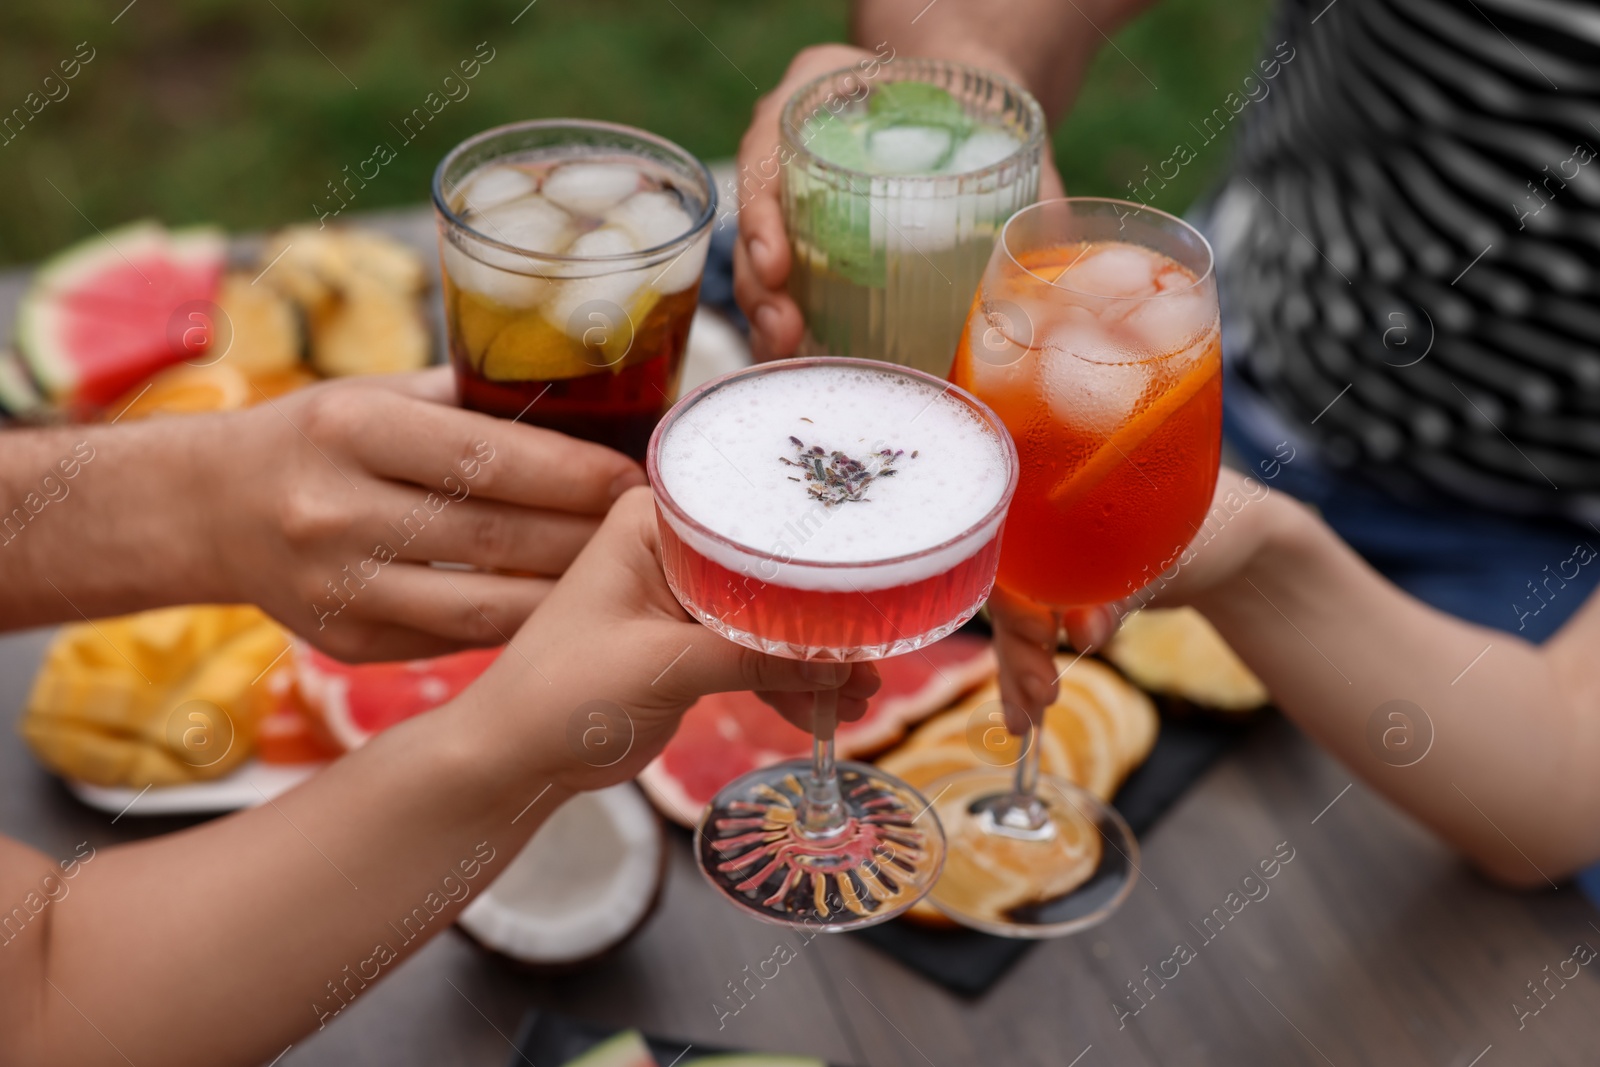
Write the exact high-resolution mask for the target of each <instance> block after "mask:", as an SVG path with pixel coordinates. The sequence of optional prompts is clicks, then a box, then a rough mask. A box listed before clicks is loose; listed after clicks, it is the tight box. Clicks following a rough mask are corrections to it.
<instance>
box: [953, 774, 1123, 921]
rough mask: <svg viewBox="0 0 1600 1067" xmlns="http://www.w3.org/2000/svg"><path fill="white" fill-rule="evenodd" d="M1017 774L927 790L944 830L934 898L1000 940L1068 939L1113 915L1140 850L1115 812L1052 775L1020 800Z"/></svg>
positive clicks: (973, 777)
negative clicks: (1015, 800)
mask: <svg viewBox="0 0 1600 1067" xmlns="http://www.w3.org/2000/svg"><path fill="white" fill-rule="evenodd" d="M1015 787H1016V779H1015V776H1014V775H1013V774H1012V773H1011V772H1009V771H1005V770H976V771H962V772H961V773H959V774H953V775H950V776H949V777H946V778H941V779H940V780H939V781H937V782H934V783H933V784H932V785H930V786H928V788H927V792H928V794H929V795H930V796H933V797H934V798H935V801H934V810H935V812H937V813H938V816H939V821H940V823H941V825H942V826H943V827H944V830H945V842H946V843H945V848H946V861H945V869H944V874H943V876H942V877H941V878H940V879H939V881H938V883H937V884H936V885H935V886H934V887H933V891H932V892H931V893H929V894H928V902H929V903H930V904H932V905H933V906H934V907H936V908H938V909H939V910H940V911H942V912H943V913H944V914H946V915H948V916H949V917H950V918H952V919H954V920H955V921H956V922H958V923H960V924H962V925H963V926H970V927H972V928H973V929H975V930H982V931H984V932H985V933H990V934H997V935H999V936H1001V937H1016V938H1046V937H1064V936H1066V935H1067V934H1073V933H1077V932H1078V931H1080V930H1085V929H1087V928H1089V927H1091V926H1094V925H1096V924H1098V923H1100V922H1103V921H1104V920H1105V919H1107V918H1108V917H1110V915H1111V913H1112V912H1114V911H1116V910H1117V908H1119V907H1120V906H1121V905H1122V902H1123V901H1124V900H1125V899H1127V896H1128V894H1129V893H1130V892H1132V891H1133V883H1134V879H1135V877H1136V875H1137V873H1138V864H1139V844H1138V842H1137V841H1136V840H1135V838H1134V836H1133V831H1131V830H1129V829H1128V824H1127V823H1126V822H1124V821H1123V819H1122V816H1121V815H1119V814H1117V812H1116V810H1115V809H1114V808H1111V807H1110V806H1108V805H1106V804H1105V803H1103V802H1102V801H1101V800H1100V799H1099V798H1098V797H1096V796H1094V795H1093V794H1092V793H1089V792H1087V791H1085V790H1084V789H1081V788H1079V787H1078V786H1076V785H1073V784H1072V783H1070V782H1067V781H1065V780H1063V779H1061V778H1057V777H1054V776H1053V775H1040V776H1039V788H1038V792H1037V795H1036V796H1034V797H1032V798H1028V800H1027V801H1026V802H1024V803H1022V804H1015V803H1013V802H1012V798H1013V797H1014V795H1015Z"/></svg>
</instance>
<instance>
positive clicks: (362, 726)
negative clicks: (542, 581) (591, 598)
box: [295, 644, 500, 751]
mask: <svg viewBox="0 0 1600 1067" xmlns="http://www.w3.org/2000/svg"><path fill="white" fill-rule="evenodd" d="M499 654H500V650H499V649H498V648H474V649H468V650H467V651H465V652H452V653H450V654H449V655H448V656H436V657H434V658H432V659H414V660H406V661H403V662H398V663H357V664H350V663H340V662H339V661H338V660H336V659H334V658H332V657H331V656H325V655H323V654H322V653H321V652H318V651H317V650H316V649H314V648H312V647H311V646H310V645H305V644H296V646H295V685H296V687H297V689H298V690H299V693H300V699H301V701H302V702H303V703H304V705H305V708H306V710H307V711H308V712H309V713H310V714H311V715H312V717H313V718H315V719H316V720H317V721H318V722H319V723H320V724H321V726H322V727H323V728H324V729H325V730H326V731H327V733H328V734H329V735H330V736H331V737H332V739H333V740H335V741H337V742H338V743H339V744H340V745H342V746H343V747H344V748H345V750H346V751H349V750H351V749H356V748H360V747H361V746H362V745H363V744H365V743H366V742H367V740H368V739H369V738H371V737H372V735H373V734H376V733H378V732H379V731H382V730H385V729H388V728H389V727H391V726H393V725H394V724H395V723H397V722H402V721H404V720H405V719H409V718H411V717H412V716H413V715H420V714H422V713H423V712H425V711H429V710H431V709H433V708H436V707H438V706H439V705H440V704H443V703H446V702H447V701H449V700H451V699H453V698H454V697H455V695H456V694H457V693H459V692H461V691H462V690H463V689H465V688H466V687H467V686H469V685H471V684H472V682H473V680H474V679H476V678H477V677H478V675H480V674H482V673H483V672H484V670H485V668H487V667H488V666H489V664H491V663H493V662H494V660H495V657H496V656H498V655H499Z"/></svg>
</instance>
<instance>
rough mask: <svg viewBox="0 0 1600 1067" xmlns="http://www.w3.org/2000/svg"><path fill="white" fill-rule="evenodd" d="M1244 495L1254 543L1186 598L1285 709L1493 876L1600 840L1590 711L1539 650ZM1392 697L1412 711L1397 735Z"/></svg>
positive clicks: (1523, 873) (1552, 874)
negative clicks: (1229, 570) (1262, 529)
mask: <svg viewBox="0 0 1600 1067" xmlns="http://www.w3.org/2000/svg"><path fill="white" fill-rule="evenodd" d="M1249 506H1250V507H1253V508H1263V509H1265V510H1264V511H1263V512H1262V516H1263V517H1266V516H1269V514H1270V516H1271V517H1272V519H1273V521H1270V522H1269V523H1267V524H1266V525H1267V526H1268V527H1269V529H1268V532H1267V533H1266V534H1265V536H1264V537H1263V539H1262V543H1261V546H1260V548H1259V550H1258V551H1257V552H1255V554H1254V555H1253V556H1252V558H1251V561H1250V563H1249V564H1248V566H1246V567H1245V568H1244V569H1243V570H1242V571H1240V572H1239V573H1238V574H1237V576H1236V577H1234V578H1232V579H1230V580H1228V581H1226V582H1224V583H1222V584H1221V585H1219V586H1217V587H1214V588H1213V589H1211V590H1210V591H1208V592H1206V593H1205V594H1203V595H1201V596H1200V597H1198V598H1195V599H1194V600H1193V603H1195V605H1196V606H1197V607H1199V608H1200V610H1201V611H1203V612H1204V613H1205V614H1206V616H1207V617H1208V618H1210V619H1211V621H1212V622H1213V623H1214V624H1215V625H1216V626H1217V628H1218V629H1219V630H1220V631H1221V632H1222V634H1223V636H1224V637H1225V638H1227V640H1228V642H1229V643H1230V644H1231V645H1232V646H1233V647H1234V648H1235V649H1237V650H1238V651H1239V652H1240V654H1241V655H1242V656H1243V657H1244V659H1245V660H1246V662H1247V663H1249V665H1250V667H1251V669H1252V670H1254V671H1255V672H1256V673H1257V674H1258V675H1260V676H1261V678H1262V680H1263V681H1264V682H1265V683H1266V684H1267V687H1268V689H1269V690H1270V691H1271V692H1272V694H1273V696H1274V699H1275V700H1276V702H1277V703H1278V705H1279V706H1280V707H1281V708H1282V709H1283V711H1284V712H1285V714H1287V715H1288V716H1289V717H1290V718H1292V719H1294V720H1295V722H1297V723H1298V724H1299V725H1300V726H1301V727H1302V728H1304V729H1305V730H1306V732H1307V733H1309V734H1310V735H1312V736H1313V737H1314V738H1315V739H1316V740H1317V741H1318V742H1320V743H1321V744H1322V745H1324V746H1325V747H1326V748H1328V749H1329V750H1330V751H1332V752H1333V753H1334V755H1335V756H1337V757H1338V758H1339V759H1340V760H1341V761H1342V762H1343V763H1344V764H1345V765H1346V766H1347V767H1349V768H1350V769H1351V770H1352V771H1353V772H1354V773H1355V774H1357V775H1359V776H1360V777H1361V778H1362V779H1363V780H1365V781H1366V782H1367V783H1368V784H1370V785H1372V786H1373V787H1374V788H1376V789H1377V790H1379V791H1380V792H1382V793H1384V794H1385V795H1386V796H1388V797H1389V798H1390V799H1391V800H1393V801H1394V802H1395V803H1396V804H1398V805H1399V806H1400V807H1402V808H1404V809H1405V810H1406V811H1408V812H1410V813H1411V814H1412V815H1413V816H1415V817H1416V818H1417V819H1419V820H1421V821H1422V822H1423V823H1425V824H1426V825H1427V826H1428V827H1429V828H1431V829H1432V830H1433V831H1434V832H1436V833H1438V834H1439V835H1440V836H1441V837H1443V838H1444V839H1445V840H1446V841H1448V842H1450V843H1451V844H1452V845H1454V846H1455V847H1456V848H1458V849H1460V850H1461V851H1462V852H1463V853H1465V854H1466V855H1467V856H1468V857H1469V858H1470V859H1472V860H1473V861H1474V862H1475V863H1477V864H1478V865H1479V866H1481V867H1482V868H1483V869H1484V870H1485V871H1486V872H1487V873H1489V874H1491V875H1493V876H1495V877H1497V878H1499V879H1501V880H1504V881H1507V882H1511V883H1515V884H1522V885H1529V886H1533V885H1543V884H1545V882H1546V879H1547V878H1552V879H1553V878H1559V877H1561V876H1562V875H1564V874H1567V873H1569V872H1571V871H1572V870H1574V869H1576V868H1578V867H1580V866H1582V865H1583V864H1585V863H1587V862H1589V861H1591V860H1593V859H1594V858H1595V857H1596V856H1597V855H1600V832H1597V830H1600V821H1597V820H1596V819H1595V818H1594V817H1593V813H1594V811H1595V810H1596V807H1595V804H1596V801H1597V799H1600V798H1597V797H1596V796H1595V788H1594V786H1593V784H1592V783H1593V782H1594V776H1593V775H1592V774H1589V773H1587V772H1584V771H1582V768H1584V767H1586V766H1588V765H1590V762H1591V760H1592V758H1593V757H1594V756H1595V755H1597V754H1600V752H1597V744H1596V738H1595V736H1594V731H1593V729H1591V728H1589V727H1588V726H1587V725H1586V723H1587V722H1589V721H1592V720H1593V718H1594V717H1593V716H1592V715H1586V714H1584V711H1585V707H1584V704H1583V694H1582V693H1580V692H1578V691H1577V690H1576V688H1575V687H1574V685H1573V684H1572V683H1571V681H1570V680H1568V677H1567V675H1566V674H1564V673H1563V672H1562V671H1561V670H1560V669H1559V667H1558V665H1557V664H1556V663H1554V662H1553V661H1552V659H1551V657H1550V656H1549V655H1548V654H1547V652H1546V651H1545V650H1543V649H1540V648H1537V647H1535V646H1532V645H1530V644H1528V643H1527V642H1525V641H1522V640H1519V639H1517V638H1515V637H1513V636H1510V635H1508V634H1505V633H1501V632H1499V631H1495V630H1488V629H1484V628H1482V627H1479V626H1474V625H1471V624H1469V623H1466V622H1463V621H1461V620H1459V619H1456V618H1454V617H1452V616H1448V615H1445V614H1443V613H1441V612H1438V611H1435V610H1433V609H1431V608H1429V607H1427V606H1426V605H1424V604H1422V603H1420V602H1419V601H1416V600H1414V599H1412V598H1411V597H1409V596H1407V595H1406V594H1404V593H1403V592H1401V591H1400V590H1398V589H1396V588H1395V587H1394V586H1393V585H1391V584H1389V583H1388V582H1387V581H1385V580H1384V579H1383V578H1382V577H1381V576H1379V575H1378V574H1377V573H1376V572H1374V571H1373V570H1372V569H1371V568H1370V567H1369V566H1367V564H1366V563H1365V562H1363V561H1362V560H1361V559H1360V558H1359V557H1358V556H1357V555H1356V554H1355V553H1354V552H1353V551H1351V550H1350V549H1349V548H1348V547H1347V546H1346V545H1344V543H1343V542H1342V541H1340V540H1339V539H1338V538H1337V537H1336V536H1335V535H1334V534H1333V533H1332V531H1330V530H1329V529H1328V528H1327V527H1326V526H1325V525H1323V524H1322V523H1321V522H1320V521H1319V520H1317V519H1316V518H1314V517H1313V516H1312V515H1311V514H1310V513H1309V512H1306V511H1304V510H1302V509H1300V508H1299V507H1298V506H1295V505H1291V504H1289V502H1288V501H1287V500H1285V499H1281V498H1278V499H1270V500H1268V501H1265V502H1262V503H1257V504H1251V505H1249ZM1228 535H1229V532H1228V531H1226V530H1225V531H1224V532H1223V533H1222V534H1221V535H1220V536H1228ZM1396 700H1402V701H1409V702H1411V703H1412V704H1415V705H1417V706H1418V707H1420V708H1421V709H1422V710H1423V712H1424V713H1425V714H1426V720H1425V721H1418V722H1414V723H1412V724H1411V725H1410V727H1409V730H1410V733H1409V734H1407V732H1406V731H1407V727H1406V726H1405V724H1404V721H1403V720H1401V719H1393V718H1390V717H1389V716H1388V711H1389V710H1396V709H1386V710H1385V711H1382V712H1380V710H1379V709H1380V708H1383V706H1384V705H1386V704H1388V703H1389V702H1390V701H1396ZM1375 717H1376V718H1377V720H1378V721H1377V722H1376V724H1374V722H1373V720H1374V718H1375ZM1413 718H1419V719H1420V717H1417V716H1413ZM1386 731H1388V733H1387V735H1386V733H1385V732H1386ZM1430 734H1431V737H1432V742H1431V748H1430V747H1426V746H1428V744H1429V742H1428V738H1429V736H1430ZM1408 746H1409V747H1408ZM1424 752H1425V754H1424ZM1413 760H1414V761H1415V762H1412V761H1413ZM1535 798H1537V799H1535ZM1329 799H1330V800H1331V799H1332V798H1331V797H1330V798H1329Z"/></svg>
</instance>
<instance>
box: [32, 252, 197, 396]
mask: <svg viewBox="0 0 1600 1067" xmlns="http://www.w3.org/2000/svg"><path fill="white" fill-rule="evenodd" d="M225 258H226V248H225V244H224V240H223V237H222V234H221V232H220V231H218V230H212V229H193V230H182V231H175V232H171V233H169V232H168V231H167V230H165V229H163V228H162V227H160V226H158V225H156V224H155V223H151V222H140V223H134V224H132V225H130V226H124V227H122V228H121V229H118V230H113V231H112V232H110V233H108V234H105V235H101V236H95V237H92V238H90V239H88V240H85V241H82V242H80V243H79V244H76V245H74V246H73V247H71V248H69V249H67V250H66V251H65V252H62V253H60V254H59V255H57V256H56V257H55V258H54V259H52V260H50V261H49V262H47V263H46V264H45V265H44V266H43V267H41V268H40V270H39V272H38V274H37V275H35V277H34V280H33V284H32V286H31V287H30V288H29V290H28V292H27V294H26V295H25V296H24V297H23V298H22V303H21V305H20V306H19V307H18V309H17V346H18V348H19V349H20V350H21V353H22V356H23V358H24V359H25V360H27V363H28V367H29V369H31V370H32V372H33V376H34V378H35V379H37V380H38V382H39V384H40V386H41V387H42V388H43V390H44V392H45V393H46V395H47V396H48V397H49V398H50V399H51V400H52V401H54V402H56V403H59V404H63V405H67V406H71V407H78V408H98V407H103V406H105V405H107V404H109V403H110V402H111V401H113V400H115V399H116V398H117V397H118V396H121V395H122V394H123V393H124V392H126V391H127V390H128V388H129V387H131V386H133V385H135V384H136V383H138V382H140V381H142V380H143V379H145V378H147V377H149V376H150V375H151V374H153V373H155V372H156V371H158V370H160V369H162V368H163V367H166V366H169V365H171V364H173V363H176V362H178V361H179V360H183V359H194V358H196V357H197V356H201V355H203V354H204V352H205V349H206V347H207V346H208V345H209V344H210V339H211V331H212V329H213V328H214V326H215V323H214V322H213V321H212V319H211V313H210V312H209V311H208V310H207V309H206V307H205V306H204V305H201V306H199V307H196V308H193V309H187V308H186V305H188V304H191V303H194V302H197V301H204V302H209V301H212V300H213V299H214V298H215V297H216V295H217V286H218V284H219V282H220V280H221V277H222V269H223V265H224V261H225ZM190 311H194V312H195V313H197V314H198V315H199V316H200V317H199V318H194V319H191V318H190V317H189V312H190Z"/></svg>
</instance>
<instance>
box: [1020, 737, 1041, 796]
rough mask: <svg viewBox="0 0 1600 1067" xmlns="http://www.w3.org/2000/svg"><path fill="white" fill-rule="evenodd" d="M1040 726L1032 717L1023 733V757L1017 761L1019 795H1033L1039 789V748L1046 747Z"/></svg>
mask: <svg viewBox="0 0 1600 1067" xmlns="http://www.w3.org/2000/svg"><path fill="white" fill-rule="evenodd" d="M1039 726H1040V724H1038V723H1035V722H1033V721H1032V720H1031V719H1030V720H1029V721H1028V728H1027V730H1025V731H1024V732H1023V734H1022V744H1023V746H1024V747H1023V750H1022V758H1021V759H1020V760H1018V761H1017V796H1018V797H1031V796H1033V795H1034V794H1035V793H1037V792H1038V791H1039V750H1040V749H1041V748H1043V747H1044V746H1043V745H1041V744H1040V743H1039Z"/></svg>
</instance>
